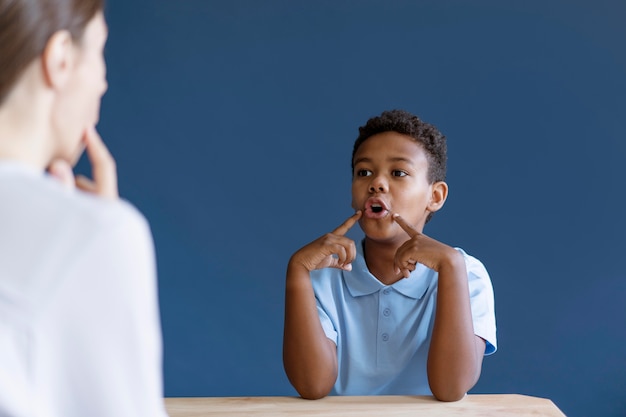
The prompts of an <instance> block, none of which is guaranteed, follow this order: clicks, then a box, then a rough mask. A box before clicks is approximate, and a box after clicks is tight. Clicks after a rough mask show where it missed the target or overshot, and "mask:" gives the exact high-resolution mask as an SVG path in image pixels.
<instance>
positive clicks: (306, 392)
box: [296, 386, 330, 400]
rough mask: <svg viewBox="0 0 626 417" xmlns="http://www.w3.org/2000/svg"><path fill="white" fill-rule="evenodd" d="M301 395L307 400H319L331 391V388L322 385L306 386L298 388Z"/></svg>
mask: <svg viewBox="0 0 626 417" xmlns="http://www.w3.org/2000/svg"><path fill="white" fill-rule="evenodd" d="M296 391H298V394H300V397H302V398H304V399H305V400H319V399H321V398H324V397H326V396H327V395H328V394H329V393H330V389H327V388H326V387H322V386H309V387H306V388H297V389H296Z"/></svg>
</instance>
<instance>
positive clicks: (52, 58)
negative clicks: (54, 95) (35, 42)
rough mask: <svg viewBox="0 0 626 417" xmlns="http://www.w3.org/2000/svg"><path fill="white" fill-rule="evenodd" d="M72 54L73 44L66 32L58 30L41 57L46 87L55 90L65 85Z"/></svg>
mask: <svg viewBox="0 0 626 417" xmlns="http://www.w3.org/2000/svg"><path fill="white" fill-rule="evenodd" d="M74 54H75V51H74V42H73V41H72V36H71V35H70V33H69V32H68V31H66V30H60V31H58V32H56V33H54V34H53V35H52V36H51V37H50V39H49V40H48V43H47V44H46V47H45V49H44V51H43V54H42V56H41V64H42V70H43V76H44V80H45V83H46V85H47V86H48V87H50V88H52V89H54V90H57V89H60V88H62V87H63V86H64V85H65V84H66V83H67V81H68V80H69V78H70V75H71V69H72V66H73V64H74V62H73V61H74V57H75V55H74Z"/></svg>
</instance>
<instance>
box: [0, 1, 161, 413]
mask: <svg viewBox="0 0 626 417" xmlns="http://www.w3.org/2000/svg"><path fill="white" fill-rule="evenodd" d="M102 10H103V2H102V0H0V57H1V58H0V201H1V203H0V415H2V416H37V417H39V416H55V417H56V416H58V417H72V416H81V417H84V416H90V417H97V416H116V417H119V416H165V411H164V406H163V399H162V374H161V333H160V326H159V319H158V304H157V292H156V272H155V262H154V253H153V244H152V237H151V234H150V231H149V227H148V224H147V222H146V221H145V219H144V218H143V217H142V216H141V214H139V212H138V211H137V210H135V209H134V208H133V207H132V206H131V205H129V204H128V203H125V202H123V201H120V200H119V199H118V198H117V180H116V174H115V163H114V161H113V159H112V158H111V156H110V155H109V153H108V151H107V149H106V147H105V146H104V144H103V143H102V141H101V139H100V137H99V136H98V134H97V133H96V131H95V128H94V126H95V124H96V123H97V121H98V114H99V107H100V99H101V97H102V95H103V94H104V92H105V91H106V89H107V83H106V79H105V63H104V58H103V48H104V44H105V42H106V37H107V28H106V24H105V20H104V15H103V11H102ZM85 148H86V151H87V154H88V157H89V160H90V161H91V164H92V169H93V181H91V180H87V179H86V178H78V179H77V180H76V186H71V187H68V186H67V185H68V184H73V183H74V179H73V176H72V174H71V166H72V165H74V164H75V163H76V161H77V160H78V158H79V156H80V154H81V153H82V151H83V150H84V149H85ZM46 169H49V171H50V172H51V173H53V174H54V176H56V177H58V178H53V177H52V176H50V175H48V174H47V173H46Z"/></svg>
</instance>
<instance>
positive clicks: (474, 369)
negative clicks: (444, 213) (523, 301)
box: [428, 250, 485, 401]
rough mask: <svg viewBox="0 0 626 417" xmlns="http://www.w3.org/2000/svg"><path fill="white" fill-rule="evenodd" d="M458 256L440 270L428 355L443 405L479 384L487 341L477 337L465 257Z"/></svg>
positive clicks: (433, 382)
mask: <svg viewBox="0 0 626 417" xmlns="http://www.w3.org/2000/svg"><path fill="white" fill-rule="evenodd" d="M455 253H456V255H454V256H450V257H449V259H447V260H446V262H444V263H442V265H441V268H440V269H439V284H438V292H437V307H436V312H435V324H434V327H433V335H432V340H431V345H430V350H429V353H428V381H429V384H430V387H431V391H432V392H433V394H434V395H435V397H437V399H439V400H442V401H456V400H459V399H461V398H462V397H463V396H464V395H465V393H466V392H467V391H469V390H470V389H471V388H472V387H473V386H474V384H476V382H477V381H478V377H479V376H480V370H481V366H482V357H483V354H484V349H485V345H484V341H483V340H482V339H480V338H479V337H477V336H476V335H475V334H474V326H473V321H472V311H471V304H470V298H469V288H468V282H467V272H466V269H465V261H464V259H463V255H461V254H460V253H458V252H456V250H455ZM481 345H482V350H481Z"/></svg>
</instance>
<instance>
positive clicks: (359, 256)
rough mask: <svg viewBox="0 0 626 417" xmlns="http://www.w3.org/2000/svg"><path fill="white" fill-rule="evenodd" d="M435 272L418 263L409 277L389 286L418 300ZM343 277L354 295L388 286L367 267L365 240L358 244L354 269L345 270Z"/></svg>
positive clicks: (358, 295)
mask: <svg viewBox="0 0 626 417" xmlns="http://www.w3.org/2000/svg"><path fill="white" fill-rule="evenodd" d="M434 274H436V273H435V271H433V270H432V269H430V268H428V267H426V266H424V265H422V264H419V263H418V264H417V266H416V268H415V271H413V272H411V276H410V277H409V278H407V279H401V280H399V281H398V282H396V283H395V284H393V285H390V286H389V287H391V288H393V289H394V290H396V291H398V292H399V293H400V294H402V295H404V296H406V297H409V298H414V299H416V300H417V299H419V298H422V296H424V294H425V293H426V290H427V289H428V287H429V285H430V283H431V282H432V281H433V280H432V277H433V276H434ZM343 278H344V281H345V283H346V286H347V287H348V290H349V291H350V294H351V295H352V296H353V297H360V296H364V295H370V294H373V293H375V292H377V291H379V290H381V289H382V288H385V287H388V286H387V285H385V284H383V283H382V282H380V281H379V280H378V278H376V277H375V276H374V275H372V274H371V273H370V271H369V270H368V269H367V264H366V263H365V257H364V256H363V241H361V244H357V245H356V259H355V260H354V261H352V271H343Z"/></svg>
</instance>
